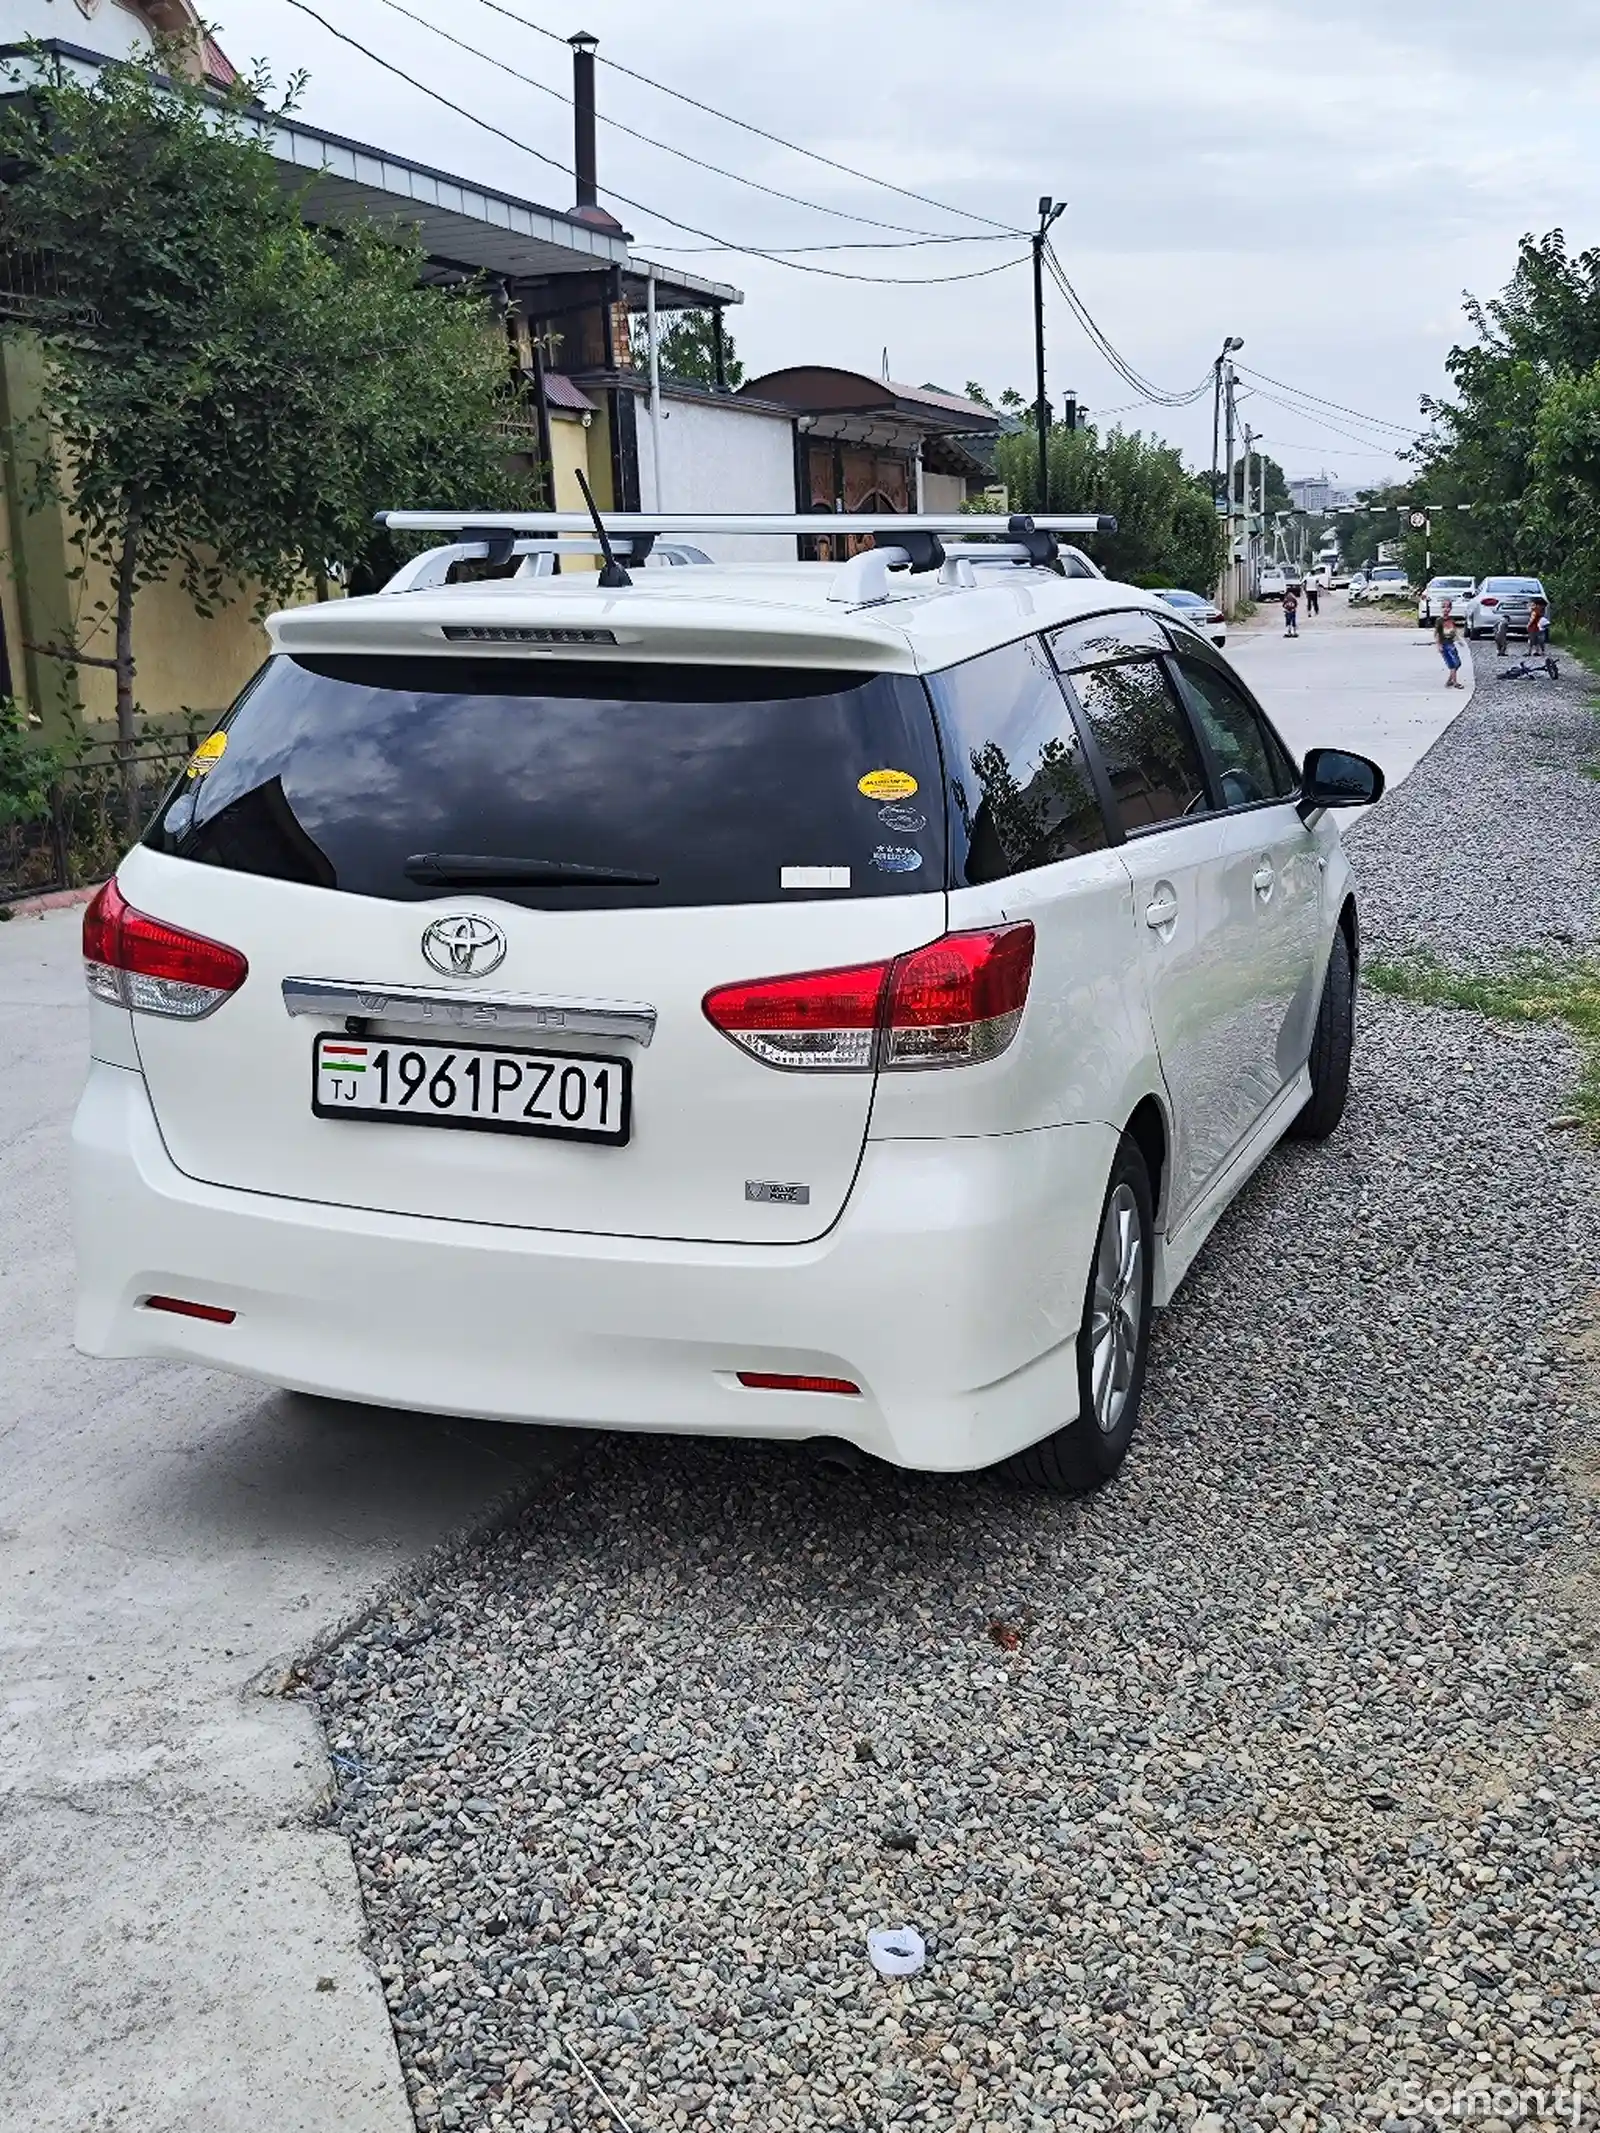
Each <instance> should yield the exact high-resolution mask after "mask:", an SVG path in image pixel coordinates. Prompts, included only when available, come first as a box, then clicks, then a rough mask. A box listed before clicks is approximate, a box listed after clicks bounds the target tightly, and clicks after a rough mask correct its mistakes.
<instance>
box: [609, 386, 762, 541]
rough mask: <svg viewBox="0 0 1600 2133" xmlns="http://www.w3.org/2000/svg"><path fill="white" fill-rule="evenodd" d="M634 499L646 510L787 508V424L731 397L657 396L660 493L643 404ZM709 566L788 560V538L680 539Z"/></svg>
mask: <svg viewBox="0 0 1600 2133" xmlns="http://www.w3.org/2000/svg"><path fill="white" fill-rule="evenodd" d="M638 434H639V499H640V502H641V503H642V504H643V506H644V508H645V510H647V511H793V509H794V508H795V502H794V423H793V419H792V418H791V417H789V416H787V415H763V414H761V413H759V412H757V411H756V410H755V409H752V408H746V407H741V406H740V405H739V403H738V402H737V401H736V400H725V401H718V402H712V401H706V400H691V399H678V398H676V397H675V396H674V395H673V394H672V393H670V392H668V391H663V392H662V395H661V494H660V496H659V497H658V496H657V494H656V481H655V457H654V454H653V452H652V450H651V438H650V402H649V400H648V399H644V400H641V401H640V402H639V429H638ZM685 539H693V541H694V545H695V546H696V547H697V548H703V549H704V550H705V552H706V554H707V555H709V556H710V557H711V559H712V561H713V562H717V563H780V562H789V563H792V562H793V561H794V559H795V545H794V542H793V541H792V540H782V539H774V538H765V537H763V536H761V535H754V536H751V535H743V536H740V535H722V536H720V537H719V536H718V535H716V534H708V535H692V536H691V535H685Z"/></svg>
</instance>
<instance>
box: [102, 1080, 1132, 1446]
mask: <svg viewBox="0 0 1600 2133" xmlns="http://www.w3.org/2000/svg"><path fill="white" fill-rule="evenodd" d="M1116 1142H1117V1134H1116V1131H1115V1129H1114V1128H1112V1127H1110V1126H1099V1125H1085V1126H1062V1127H1055V1128H1051V1129H1048V1130H1045V1131H1040V1132H1033V1133H1019V1134H1009V1135H998V1136H989V1137H977V1138H972V1139H964V1140H900V1141H876V1142H870V1143H869V1144H868V1147H867V1149H866V1153H865V1156H864V1158H863V1162H862V1168H861V1174H860V1176H859V1178H858V1179H857V1182H856V1186H855V1189H854V1191H853V1193H852V1195H851V1197H850V1201H849V1203H848V1205H847V1207H846V1209H845V1212H844V1215H843V1216H842V1217H841V1219H840V1221H839V1222H838V1223H837V1224H836V1226H835V1227H834V1229H833V1230H831V1231H830V1232H829V1234H828V1235H827V1236H826V1237H823V1238H820V1239H818V1240H817V1241H816V1242H815V1243H812V1244H807V1245H770V1246H759V1245H713V1244H687V1243H675V1242H663V1241H659V1240H654V1239H646V1238H628V1237H593V1236H581V1235H573V1234H570V1233H566V1232H551V1231H537V1230H512V1229H506V1228H499V1227H491V1226H488V1225H484V1224H477V1223H465V1222H446V1221H434V1220H423V1219H418V1218H416V1217H414V1216H405V1215H388V1214H377V1213H371V1212H367V1211H365V1210H362V1209H359V1208H347V1207H327V1206H321V1205H318V1204H315V1203H311V1202H306V1201H300V1200H287V1199H277V1198H273V1197H270V1196H268V1195H265V1194H260V1193H250V1192H238V1191H234V1190H231V1189H228V1188H224V1187H219V1186H213V1185H204V1184H200V1183H197V1182H196V1181H195V1180H194V1179H191V1178H188V1177H186V1176H184V1175H183V1174H182V1173H181V1172H180V1171H178V1170H177V1169H176V1168H175V1167H174V1165H173V1164H172V1162H171V1160H170V1158H169V1157H168V1155H167V1152H166V1149H165V1147H164V1145H163V1143H162V1140H161V1135H160V1131H159V1128H158V1127H157V1124H156V1120H155V1117H154V1115H153V1113H152V1111H151V1107H150V1101H149V1097H148V1094H147V1092H146V1089H145V1084H144V1079H143V1077H142V1075H140V1074H138V1073H135V1072H130V1071H128V1070H127V1069H125V1068H121V1067H114V1066H109V1065H105V1064H102V1063H99V1062H97V1063H95V1064H94V1065H93V1066H92V1067H91V1069H90V1074H89V1081H88V1084H87V1086H86V1088H85V1090H84V1094H83V1098H82V1101H81V1103H80V1105H79V1108H78V1113H77V1117H76V1119H75V1121H74V1124H73V1133H72V1144H73V1145H72V1155H73V1164H72V1171H73V1221H74V1229H75V1233H76V1242H77V1252H78V1277H79V1298H78V1315H77V1327H76V1338H77V1344H78V1346H79V1348H80V1349H82V1350H83V1351H84V1352H85V1353H86V1354H89V1355H99V1356H147V1357H159V1358H165V1359H167V1360H170V1361H175V1362H186V1363H200V1364H204V1365H206V1366H207V1367H209V1368H212V1369H220V1370H229V1371H235V1372H238V1373H240V1374H241V1375H243V1376H246V1377H252V1378H257V1379H261V1380H263V1381H265V1382H267V1383H270V1384H274V1385H282V1386H287V1387H291V1388H293V1389H296V1390H299V1391H305V1392H315V1393H325V1394H331V1395H334V1396H336V1397H340V1398H345V1399H353V1400H362V1401H368V1402H372V1403H375V1404H378V1405H382V1406H392V1407H399V1408H406V1409H414V1410H421V1411H424V1412H430V1413H439V1414H468V1415H481V1416H487V1417H493V1418H497V1419H501V1420H505V1421H515V1422H553V1423H578V1424H585V1425H589V1426H598V1427H603V1428H615V1429H639V1430H658V1431H681V1432H684V1433H688V1434H693V1435H705V1436H729V1437H769V1438H805V1437H842V1438H844V1439H846V1440H847V1441H849V1442H852V1443H854V1444H857V1445H859V1446H860V1447H861V1448H862V1449H863V1450H864V1451H868V1452H871V1453H874V1454H876V1455H877V1456H879V1457H882V1458H885V1459H888V1460H891V1461H893V1462H894V1463H895V1464H897V1465H901V1466H909V1467H917V1468H922V1469H925V1470H930V1471H937V1470H941V1469H942V1470H963V1469H970V1468H974V1467H981V1466H987V1465H989V1464H991V1463H992V1462H994V1461H995V1460H998V1459H1003V1458H1005V1457H1007V1456H1008V1455H1009V1454H1010V1453H1011V1452H1013V1451H1017V1450H1019V1449H1021V1448H1022V1447H1023V1446H1024V1445H1027V1444H1031V1443H1035V1442H1037V1441H1038V1439H1039V1438H1041V1437H1043V1436H1046V1435H1048V1434H1049V1432H1050V1431H1051V1430H1053V1429H1056V1428H1059V1427H1060V1426H1061V1424H1063V1423H1064V1422H1067V1421H1070V1420H1071V1419H1072V1417H1073V1415H1074V1414H1075V1412H1076V1408H1077V1377H1076V1364H1075V1351H1074V1335H1075V1333H1076V1330H1077V1324H1078V1318H1079V1314H1080V1311H1081V1309H1082V1299H1083V1293H1084V1286H1085V1282H1086V1280H1087V1275H1088V1267H1089V1260H1090V1254H1091V1252H1092V1250H1093V1245H1094V1239H1095V1236H1096V1233H1097V1228H1098V1222H1099V1215H1100V1206H1101V1201H1102V1199H1103V1197H1104V1191H1105V1181H1106V1178H1107V1176H1108V1174H1109V1171H1110V1167H1111V1160H1112V1156H1113V1153H1114V1151H1115V1147H1116ZM151 1295H177V1296H181V1297H184V1298H187V1299H189V1300H191V1301H195V1302H200V1303H207V1304H213V1305H217V1306H220V1307H222V1308H225V1309H229V1310H233V1311H236V1312H237V1314H238V1316H237V1318H236V1319H235V1320H234V1322H233V1323H232V1324H231V1325H218V1324H214V1323H208V1322H206V1321H202V1320H196V1319H188V1318H178V1317H174V1316H171V1315H170V1314H167V1313H161V1312H153V1311H149V1310H146V1309H145V1308H143V1300H144V1299H145V1298H146V1297H148V1296H151ZM740 1370H756V1371H777V1372H784V1373H787V1374H801V1373H804V1374H810V1375H822V1376H829V1377H844V1378H848V1379H851V1380H852V1381H854V1382H855V1383H856V1384H858V1385H860V1387H861V1388H862V1396H861V1397H860V1398H859V1399H850V1398H843V1397H838V1396H831V1395H825V1394H814V1393H795V1392H765V1391H753V1390H750V1389H747V1388H746V1387H744V1386H741V1385H740V1384H739V1383H738V1380H737V1376H736V1373H737V1372H738V1371H740Z"/></svg>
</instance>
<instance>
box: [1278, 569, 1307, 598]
mask: <svg viewBox="0 0 1600 2133" xmlns="http://www.w3.org/2000/svg"><path fill="white" fill-rule="evenodd" d="M1283 574H1284V577H1285V578H1286V579H1287V580H1288V582H1289V584H1290V585H1291V586H1292V587H1293V589H1294V590H1295V591H1296V592H1300V591H1302V590H1303V589H1304V586H1305V582H1306V581H1305V578H1304V576H1303V575H1302V573H1301V569H1300V566H1299V564H1298V563H1285V564H1284V566H1283Z"/></svg>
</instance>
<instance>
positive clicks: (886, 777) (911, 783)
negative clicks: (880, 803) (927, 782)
mask: <svg viewBox="0 0 1600 2133" xmlns="http://www.w3.org/2000/svg"><path fill="white" fill-rule="evenodd" d="M916 789H917V781H916V779H915V778H914V777H913V776H912V775H911V773H910V771H909V770H869V771H868V772H867V774H866V776H865V777H864V778H860V779H858V780H857V782H856V791H857V792H858V793H860V794H862V795H863V796H864V797H865V798H866V799H868V800H909V799H910V798H911V795H912V794H913V793H914V792H915V791H916Z"/></svg>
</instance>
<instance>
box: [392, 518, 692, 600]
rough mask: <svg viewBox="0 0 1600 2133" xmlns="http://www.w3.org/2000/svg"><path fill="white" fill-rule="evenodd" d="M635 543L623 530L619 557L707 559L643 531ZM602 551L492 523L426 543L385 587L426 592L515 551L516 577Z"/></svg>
mask: <svg viewBox="0 0 1600 2133" xmlns="http://www.w3.org/2000/svg"><path fill="white" fill-rule="evenodd" d="M636 545H637V548H638V550H640V551H642V552H640V553H635V552H634V549H633V548H631V547H630V546H629V544H628V542H627V539H626V536H624V537H623V538H622V539H621V540H620V541H619V543H618V549H619V557H620V560H622V561H625V562H629V563H650V564H662V565H665V566H667V567H669V568H670V567H677V566H681V565H683V564H686V563H709V562H710V561H711V558H710V556H708V555H707V554H706V553H705V551H704V550H703V549H700V548H691V547H690V546H689V544H688V542H687V541H656V540H655V539H654V537H653V536H649V537H641V538H640V539H639V541H638V542H637V544H636ZM601 552H602V551H601V547H600V543H599V542H598V541H597V540H595V539H593V538H592V537H591V538H590V539H589V540H587V541H581V540H570V541H558V540H554V539H540V540H533V539H528V540H521V539H512V540H507V539H504V538H502V537H500V536H499V533H498V529H496V531H495V534H494V536H493V537H487V538H482V539H478V540H470V541H447V542H446V543H445V545H444V546H443V547H442V548H426V549H424V550H423V552H422V554H421V555H417V556H413V557H412V558H411V560H410V562H409V563H402V564H401V566H400V568H399V569H398V570H397V571H396V572H395V574H394V576H393V577H392V578H391V579H390V580H389V582H388V583H387V584H386V585H385V586H384V588H383V590H384V591H385V592H386V593H408V592H427V591H429V590H430V589H431V588H433V587H434V586H437V585H448V584H449V582H450V572H451V570H452V569H453V568H454V567H455V565H456V564H457V563H482V562H488V563H494V564H503V563H508V562H510V561H511V559H512V557H513V556H520V557H521V559H522V560H521V561H520V562H519V563H518V565H517V569H516V572H515V575H516V576H517V577H519V578H548V577H552V576H553V575H554V574H555V565H556V559H557V558H558V557H559V556H567V557H573V556H580V555H582V556H590V555H599V554H600V553H601Z"/></svg>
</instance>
